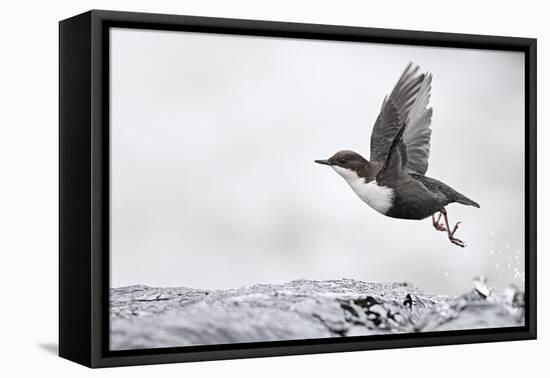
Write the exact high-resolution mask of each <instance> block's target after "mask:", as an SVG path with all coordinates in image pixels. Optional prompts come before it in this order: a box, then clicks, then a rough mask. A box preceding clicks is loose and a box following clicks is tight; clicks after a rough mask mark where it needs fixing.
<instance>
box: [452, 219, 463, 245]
mask: <svg viewBox="0 0 550 378" xmlns="http://www.w3.org/2000/svg"><path fill="white" fill-rule="evenodd" d="M460 223H462V222H457V223H456V224H455V226H454V227H453V230H452V231H451V232H449V240H450V241H451V243H453V244H454V245H458V246H459V247H462V248H464V247H466V243H464V242H463V241H462V240H460V239H458V238H455V232H456V230H458V225H459V224H460Z"/></svg>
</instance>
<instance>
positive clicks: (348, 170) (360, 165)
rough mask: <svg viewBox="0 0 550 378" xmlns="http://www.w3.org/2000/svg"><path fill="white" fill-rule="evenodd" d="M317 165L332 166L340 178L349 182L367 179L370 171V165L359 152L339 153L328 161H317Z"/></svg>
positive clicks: (345, 151) (346, 151)
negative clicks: (352, 179) (357, 177)
mask: <svg viewBox="0 0 550 378" xmlns="http://www.w3.org/2000/svg"><path fill="white" fill-rule="evenodd" d="M315 162H316V163H317V164H324V165H328V166H331V167H332V168H333V169H334V170H335V171H336V172H337V173H338V174H339V175H340V176H342V177H343V178H345V179H346V180H347V181H349V180H350V179H351V178H352V177H356V176H360V177H366V176H367V174H366V173H368V172H369V171H370V169H369V168H370V163H369V161H368V160H367V159H365V158H364V157H363V156H361V155H359V154H358V153H357V152H354V151H349V150H344V151H338V152H337V153H335V154H334V155H332V156H331V157H330V158H328V159H326V160H315Z"/></svg>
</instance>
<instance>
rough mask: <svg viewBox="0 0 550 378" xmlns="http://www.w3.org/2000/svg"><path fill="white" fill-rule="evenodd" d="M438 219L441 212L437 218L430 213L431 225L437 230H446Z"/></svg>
mask: <svg viewBox="0 0 550 378" xmlns="http://www.w3.org/2000/svg"><path fill="white" fill-rule="evenodd" d="M440 220H441V213H439V215H438V217H437V220H436V219H435V215H433V214H432V225H433V226H434V228H435V229H436V230H437V231H447V228H445V226H444V225H442V224H441V223H439V221H440Z"/></svg>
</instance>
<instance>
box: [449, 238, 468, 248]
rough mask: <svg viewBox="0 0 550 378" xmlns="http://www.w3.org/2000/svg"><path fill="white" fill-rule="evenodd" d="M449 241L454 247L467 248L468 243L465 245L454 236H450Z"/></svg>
mask: <svg viewBox="0 0 550 378" xmlns="http://www.w3.org/2000/svg"><path fill="white" fill-rule="evenodd" d="M449 240H450V241H451V243H453V244H454V245H458V246H459V247H462V248H464V247H466V243H464V242H463V241H462V240H460V239H457V238H455V237H453V236H449Z"/></svg>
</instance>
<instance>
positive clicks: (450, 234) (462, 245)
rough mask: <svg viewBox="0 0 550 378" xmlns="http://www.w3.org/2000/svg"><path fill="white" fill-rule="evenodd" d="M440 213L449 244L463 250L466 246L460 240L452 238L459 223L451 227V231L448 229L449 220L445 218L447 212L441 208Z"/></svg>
mask: <svg viewBox="0 0 550 378" xmlns="http://www.w3.org/2000/svg"><path fill="white" fill-rule="evenodd" d="M440 213H441V214H443V219H444V220H445V226H446V227H447V235H448V236H449V240H450V241H451V243H453V244H455V245H458V246H459V247H463V248H464V247H465V246H466V244H464V242H463V241H462V240H460V239H458V238H455V237H454V235H455V232H456V230H458V225H459V224H460V222H457V223H456V224H455V226H454V227H453V230H452V231H451V228H450V227H449V219H448V218H447V210H445V208H442V209H441V210H440Z"/></svg>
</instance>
